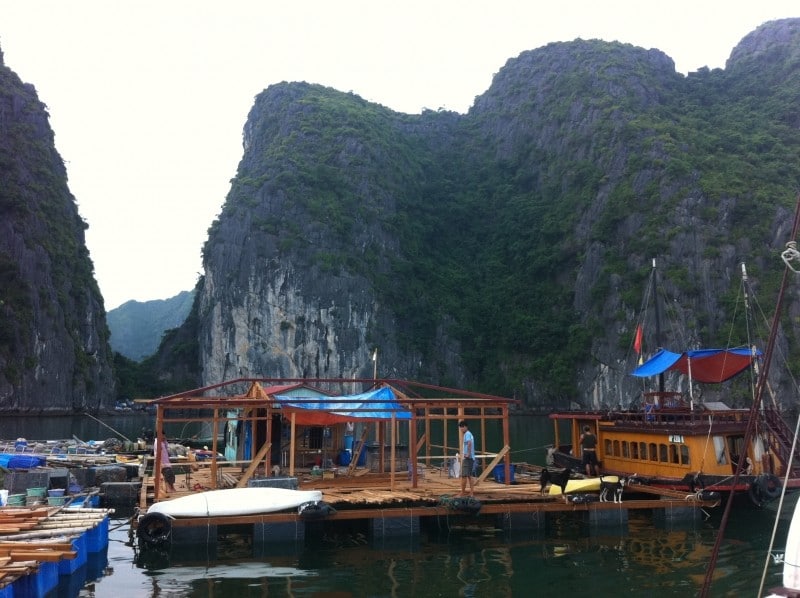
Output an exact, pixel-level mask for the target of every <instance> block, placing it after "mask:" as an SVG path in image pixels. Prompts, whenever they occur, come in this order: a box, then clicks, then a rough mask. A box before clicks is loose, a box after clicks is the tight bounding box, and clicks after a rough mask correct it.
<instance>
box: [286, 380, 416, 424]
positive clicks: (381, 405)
mask: <svg viewBox="0 0 800 598" xmlns="http://www.w3.org/2000/svg"><path fill="white" fill-rule="evenodd" d="M275 398H276V399H277V400H278V401H279V402H280V403H281V407H282V408H284V409H302V410H304V411H306V412H309V413H303V414H302V416H303V417H302V419H303V420H304V421H303V422H298V423H307V421H308V420H311V419H313V420H314V422H313V423H330V421H324V422H323V421H322V420H330V419H331V418H330V416H333V419H334V420H335V421H349V420H353V419H391V418H392V415H394V418H395V419H402V420H407V419H411V411H410V410H408V409H407V408H406V407H404V406H403V405H401V404H400V402H399V401H398V400H397V397H396V396H395V394H394V392H393V391H392V389H391V388H389V387H388V386H384V387H382V388H378V389H376V390H371V391H369V392H365V393H361V394H356V395H341V396H337V397H329V398H320V397H318V396H314V397H308V398H306V397H298V396H288V395H276V396H275ZM310 412H317V413H316V414H312V413H310ZM298 414H299V412H298ZM326 414H327V415H328V416H329V417H325V415H326ZM299 415H300V414H299Z"/></svg>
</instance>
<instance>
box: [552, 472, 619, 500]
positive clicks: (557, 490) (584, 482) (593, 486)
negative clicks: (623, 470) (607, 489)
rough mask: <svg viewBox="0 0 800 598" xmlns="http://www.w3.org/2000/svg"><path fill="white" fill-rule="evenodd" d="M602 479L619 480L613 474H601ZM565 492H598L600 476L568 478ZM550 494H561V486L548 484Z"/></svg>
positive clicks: (613, 482)
mask: <svg viewBox="0 0 800 598" xmlns="http://www.w3.org/2000/svg"><path fill="white" fill-rule="evenodd" d="M603 481H606V482H611V483H612V484H615V483H617V482H619V477H617V476H615V475H606V476H603ZM565 491H566V494H575V493H578V492H600V478H584V479H579V480H570V481H568V482H567V487H566V488H565ZM549 492H550V494H552V495H554V496H558V495H560V494H561V486H558V485H556V484H550V491H549Z"/></svg>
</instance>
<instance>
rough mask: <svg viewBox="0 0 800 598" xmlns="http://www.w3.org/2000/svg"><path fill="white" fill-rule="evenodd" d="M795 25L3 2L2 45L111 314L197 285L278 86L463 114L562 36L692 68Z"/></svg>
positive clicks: (261, 2) (698, 2) (627, 15)
mask: <svg viewBox="0 0 800 598" xmlns="http://www.w3.org/2000/svg"><path fill="white" fill-rule="evenodd" d="M797 16H800V4H798V3H797V0H761V1H760V2H755V3H750V2H745V3H741V4H740V3H733V2H730V0H725V1H718V0H692V1H687V0H673V1H672V2H648V1H646V0H617V1H615V0H606V1H604V2H599V1H597V0H572V1H571V2H570V1H569V0H565V2H544V1H543V0H520V1H511V0H491V1H489V0H481V1H479V2H475V1H472V0H456V1H451V0H405V1H404V2H392V3H389V2H383V1H381V0H367V1H361V0H337V1H333V0H328V1H313V2H312V1H309V0H294V1H281V2H278V1H270V0H228V1H227V2H222V1H220V0H136V1H121V0H72V1H66V0H0V49H2V51H3V53H4V55H5V64H6V66H8V67H9V68H11V69H12V70H13V71H15V72H16V73H17V74H18V75H19V76H20V78H21V79H22V80H23V81H25V82H27V83H32V84H33V85H34V86H35V87H36V89H37V92H38V94H39V98H40V99H41V100H42V101H43V102H44V103H45V104H47V106H48V109H49V113H50V124H51V126H52V128H53V130H54V131H55V142H56V148H57V149H58V151H59V152H60V154H61V156H62V158H63V159H64V160H65V161H66V164H67V169H68V173H69V186H70V190H71V191H72V193H73V195H74V196H75V198H76V200H77V202H78V207H79V210H80V213H81V216H82V217H83V218H84V220H86V221H87V222H88V223H89V230H88V231H87V235H86V239H87V244H88V246H89V251H90V252H91V257H92V260H93V261H94V266H95V275H96V278H97V281H98V283H99V285H100V290H101V291H102V293H103V297H104V299H105V306H106V309H108V310H110V309H113V308H115V307H117V306H119V305H120V304H122V303H124V302H125V301H127V300H129V299H136V300H139V301H147V300H150V299H165V298H168V297H171V296H173V295H175V294H177V293H178V292H180V291H182V290H189V289H191V288H193V287H194V284H195V282H196V281H197V277H198V275H199V274H200V273H201V268H202V266H201V261H200V250H201V247H202V245H203V242H204V241H205V239H206V233H207V229H208V227H209V226H210V224H211V222H212V221H213V220H214V218H215V217H216V216H217V215H218V214H219V212H220V209H221V207H222V204H223V202H224V200H225V196H226V194H227V193H228V190H229V188H230V180H231V179H232V178H233V177H234V175H235V174H236V167H237V165H238V163H239V160H240V159H241V157H242V128H243V126H244V123H245V120H246V118H247V114H248V112H249V110H250V108H251V106H252V104H253V99H254V97H255V96H256V95H257V94H258V93H259V92H261V91H262V90H263V89H265V88H267V87H268V86H269V85H271V84H273V83H278V82H281V81H308V82H311V83H320V84H323V85H327V86H330V87H334V88H336V89H339V90H341V91H352V92H354V93H356V94H358V95H360V96H362V97H363V98H365V99H367V100H370V101H373V102H377V103H380V104H383V105H385V106H388V107H389V108H392V109H394V110H397V111H400V112H408V113H419V112H420V111H421V110H422V109H423V108H431V109H434V110H435V109H438V108H446V109H449V110H456V111H458V112H462V113H463V112H466V111H467V109H468V108H469V107H470V106H471V105H472V103H473V101H474V98H475V96H478V95H480V94H482V93H483V92H484V91H486V89H487V88H488V87H489V85H490V84H491V80H492V76H493V75H494V74H495V73H496V72H497V71H498V70H499V69H500V68H501V67H502V66H503V65H504V64H505V62H506V61H507V60H508V59H509V58H512V57H515V56H517V55H519V53H520V52H523V51H525V50H531V49H534V48H538V47H541V46H543V45H545V44H547V43H549V42H553V41H568V40H573V39H576V38H581V39H603V40H607V41H613V40H617V41H621V42H626V43H631V44H634V45H636V46H641V47H644V48H658V49H659V50H662V51H663V52H665V53H666V54H667V55H669V56H670V57H671V58H672V59H673V60H674V61H675V64H676V69H677V70H678V71H679V72H682V73H687V72H690V71H695V70H697V69H699V68H701V67H703V66H708V67H710V68H716V67H724V66H725V61H726V60H727V58H728V56H729V55H730V52H731V50H733V48H734V47H735V46H736V44H737V43H738V42H739V41H740V40H741V39H742V38H743V37H744V36H745V35H747V34H748V33H750V32H751V31H752V30H754V29H755V28H756V27H758V26H759V25H761V24H762V23H764V22H766V21H769V20H773V19H778V18H785V17H797Z"/></svg>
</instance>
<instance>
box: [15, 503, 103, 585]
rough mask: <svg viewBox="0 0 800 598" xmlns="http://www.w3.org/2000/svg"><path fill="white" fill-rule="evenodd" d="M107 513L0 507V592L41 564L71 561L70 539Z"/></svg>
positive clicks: (71, 548)
mask: <svg viewBox="0 0 800 598" xmlns="http://www.w3.org/2000/svg"><path fill="white" fill-rule="evenodd" d="M109 513H110V511H109V510H107V509H74V510H70V509H65V508H64V507H2V508H0V589H3V588H5V587H6V586H8V585H9V584H12V583H14V582H15V581H17V580H18V579H20V578H21V577H25V576H27V575H34V574H36V573H37V571H38V570H39V568H40V566H41V564H42V563H46V562H48V563H59V562H61V561H63V560H72V559H75V558H76V557H77V556H78V553H77V551H76V550H75V546H74V544H73V540H75V539H76V538H77V537H78V536H80V535H81V534H82V533H84V532H86V531H89V530H91V529H93V528H95V527H96V526H97V525H99V523H100V522H101V521H102V520H103V519H104V518H106V517H107V516H108V515H109Z"/></svg>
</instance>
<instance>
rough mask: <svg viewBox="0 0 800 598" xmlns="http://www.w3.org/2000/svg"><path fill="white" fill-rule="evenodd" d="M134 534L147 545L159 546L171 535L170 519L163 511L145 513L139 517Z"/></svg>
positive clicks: (167, 540)
mask: <svg viewBox="0 0 800 598" xmlns="http://www.w3.org/2000/svg"><path fill="white" fill-rule="evenodd" d="M136 536H137V537H138V538H139V540H141V541H142V543H144V544H146V545H147V546H161V545H162V544H166V543H167V542H169V540H170V537H171V536H172V519H171V518H170V517H169V516H168V515H164V514H163V513H146V514H145V515H143V516H142V517H141V519H139V523H138V524H137V526H136Z"/></svg>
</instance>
